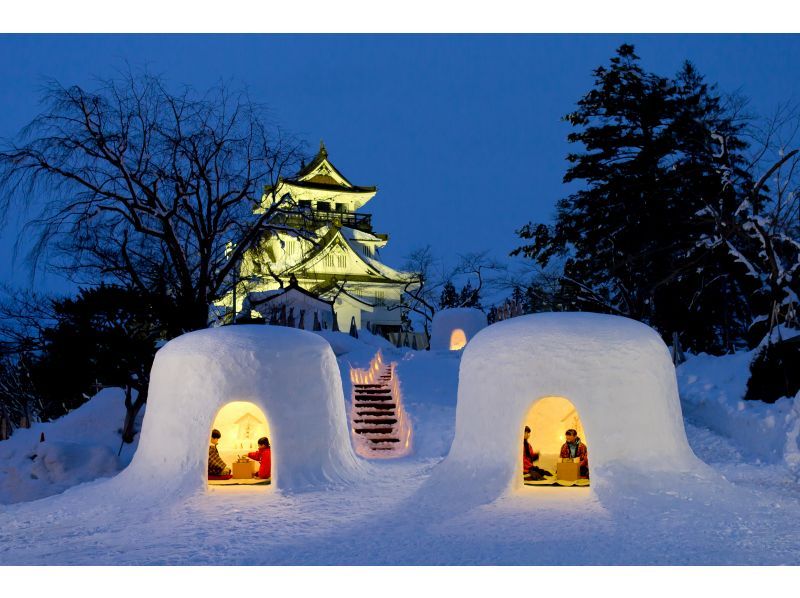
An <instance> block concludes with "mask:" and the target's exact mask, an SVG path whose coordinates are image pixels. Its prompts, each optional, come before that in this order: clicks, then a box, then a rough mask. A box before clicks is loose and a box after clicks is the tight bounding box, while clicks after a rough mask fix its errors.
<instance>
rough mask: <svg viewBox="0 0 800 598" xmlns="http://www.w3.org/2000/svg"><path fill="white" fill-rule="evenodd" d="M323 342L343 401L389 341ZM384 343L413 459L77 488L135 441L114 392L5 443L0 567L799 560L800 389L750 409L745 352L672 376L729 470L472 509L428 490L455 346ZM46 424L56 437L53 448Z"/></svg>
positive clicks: (446, 425)
mask: <svg viewBox="0 0 800 598" xmlns="http://www.w3.org/2000/svg"><path fill="white" fill-rule="evenodd" d="M331 334H332V333H328V335H327V336H330V335H331ZM327 336H326V338H327ZM328 340H329V342H331V344H332V346H333V348H334V352H335V354H336V356H337V360H338V363H339V367H340V370H341V372H342V374H343V376H342V380H343V389H344V394H345V397H349V393H350V390H351V388H350V382H349V370H350V367H359V368H363V367H366V366H367V365H368V364H369V360H370V359H371V358H372V356H373V355H374V353H375V351H376V350H377V348H378V345H381V342H380V339H374V338H370V337H366V338H362V339H360V340H358V341H356V340H355V339H352V338H350V337H347V336H346V335H344V334H342V335H340V336H334V337H332V338H329V339H328ZM380 348H381V350H382V351H383V352H384V357H385V359H386V360H387V361H396V362H397V363H398V367H397V373H398V377H399V379H400V384H401V387H402V392H403V397H404V404H405V408H406V410H407V411H408V413H409V415H410V417H411V419H412V422H413V425H414V452H413V454H412V456H410V457H407V458H403V459H398V460H382V461H379V462H374V461H373V462H368V463H366V464H365V465H364V467H365V470H366V475H365V476H363V478H361V479H359V480H357V481H355V482H354V483H352V484H349V485H330V486H329V487H325V488H320V489H315V490H313V491H308V492H293V493H289V492H281V491H276V490H275V489H274V488H270V487H266V488H265V487H247V488H231V489H230V491H219V490H220V489H215V491H214V492H198V493H194V494H191V495H190V496H184V497H173V498H167V499H165V498H164V497H163V496H161V497H159V498H158V500H156V499H155V498H147V497H138V496H137V498H136V500H131V496H130V495H127V494H124V493H122V492H121V489H120V488H119V487H117V486H115V485H114V484H113V483H112V482H113V480H107V479H96V480H95V481H94V482H92V483H82V482H86V481H88V480H91V479H94V478H98V477H100V476H109V475H114V473H115V472H116V471H118V469H119V468H120V467H122V466H124V465H125V464H126V463H127V462H128V461H129V460H130V457H131V455H130V453H126V452H125V451H128V450H130V449H132V448H133V447H127V446H126V447H125V448H124V450H123V455H122V458H121V459H120V460H118V461H114V459H116V451H117V449H118V448H119V435H118V433H117V430H118V428H119V427H120V426H121V423H122V417H123V414H124V409H123V408H122V398H121V396H120V395H115V394H114V392H113V391H111V390H108V391H104V392H103V393H101V394H100V395H98V396H97V397H95V398H94V399H92V400H91V401H90V402H89V403H87V404H86V405H85V406H84V407H82V408H81V409H80V410H76V411H75V412H73V413H71V414H70V415H69V416H67V417H65V418H62V420H59V421H57V422H52V423H49V424H38V425H37V426H35V427H34V428H32V429H31V430H30V431H17V432H16V433H15V435H14V437H13V438H12V439H11V440H9V441H7V442H4V443H0V503H6V506H5V507H3V509H2V511H0V564H50V565H53V564H138V565H144V564H307V565H312V564H794V565H798V564H800V548H798V543H797V538H798V537H800V490H798V487H799V486H798V478H797V458H796V455H797V454H798V453H797V436H798V434H797V432H798V428H797V426H798V415H797V412H798V405H799V404H800V398H799V397H794V398H787V399H783V400H782V401H779V402H778V403H776V404H775V405H765V404H751V403H747V404H744V403H742V402H741V396H742V395H743V393H744V385H745V383H746V365H747V361H748V359H749V356H747V355H734V356H729V357H723V358H712V357H708V356H703V355H700V356H692V357H690V359H689V361H688V362H687V363H685V364H683V365H682V366H681V367H680V368H679V370H678V383H679V388H680V393H681V402H682V407H683V410H684V415H685V423H686V432H687V437H688V440H689V443H690V445H691V448H692V450H693V451H694V452H695V454H696V455H697V456H698V457H700V458H701V459H702V460H703V461H705V462H706V463H708V464H709V465H710V466H711V467H712V468H713V469H714V470H715V471H716V472H718V473H719V474H721V475H720V476H717V477H701V476H694V475H680V474H671V473H660V474H657V473H652V474H649V475H648V474H644V475H638V476H635V477H633V476H631V475H630V474H629V473H627V472H626V471H625V470H622V469H615V468H614V467H613V464H612V465H611V466H609V467H607V468H606V469H605V470H604V476H603V479H602V480H598V481H597V483H595V481H594V480H593V483H592V486H591V487H590V488H560V487H525V488H522V489H521V490H520V491H519V492H517V493H514V494H512V495H507V496H504V497H502V498H500V499H498V500H495V501H493V502H491V503H487V504H472V503H469V502H467V501H459V500H457V498H458V496H459V492H458V489H453V491H452V492H450V493H449V494H448V495H449V496H450V497H451V500H449V501H447V502H444V503H443V502H441V501H440V500H438V498H437V497H439V496H440V493H437V492H436V488H433V487H432V484H431V482H432V480H434V479H435V477H436V476H432V471H433V470H434V469H435V468H436V467H437V466H438V464H439V462H440V461H441V460H442V458H443V457H445V456H446V455H447V453H448V451H449V449H450V445H451V442H452V440H453V437H454V434H455V420H456V418H455V411H456V396H457V385H458V368H459V364H460V355H461V354H460V352H449V351H447V352H435V351H431V352H426V351H419V352H416V351H410V350H399V349H394V348H391V347H386V346H385V345H382V346H381V347H380ZM41 431H44V432H45V434H46V441H45V444H48V443H51V442H52V443H53V446H54V447H60V448H54V449H49V448H48V449H46V450H45V451H43V450H42V448H41V445H39V443H38V440H39V434H40V432H41ZM66 443H73V445H74V446H77V447H78V448H74V451H75V452H73V453H71V452H70V450H72V449H70V450H68V447H66ZM589 448H590V451H591V446H590V447H589ZM51 450H52V451H54V452H53V453H52V454H51V453H50V451H51ZM276 450H277V449H276ZM631 450H635V447H631ZM33 453H36V454H37V457H36V459H31V458H30V455H31V454H33ZM48 454H49V455H50V461H49V463H50V465H47V466H42V467H43V468H44V470H45V471H47V472H48V473H47V474H46V476H45V475H39V474H38V473H37V471H38V470H36V471H34V468H35V467H37V462H39V461H40V459H42V457H41V456H40V455H48ZM55 454H57V455H58V456H57V457H55V456H54V455H55ZM98 455H102V456H98ZM112 457H113V459H112ZM165 458H168V456H165ZM44 462H47V461H46V459H45V461H44ZM51 470H52V471H51ZM31 473H34V474H35V475H37V477H38V480H35V479H33V478H31V477H30V475H31ZM20 480H22V481H20ZM29 480H30V481H29ZM71 485H75V486H74V487H72V488H69V489H67V490H66V491H65V492H64V490H65V489H66V488H68V486H71ZM33 488H36V490H35V491H34V490H33ZM225 490H227V489H225ZM56 492H63V493H62V494H60V495H57V496H49V497H47V498H44V499H42V500H32V499H36V498H40V497H44V496H48V495H50V494H53V493H56ZM20 500H23V501H26V502H17V501H20ZM12 502H15V503H16V504H9V503H12Z"/></svg>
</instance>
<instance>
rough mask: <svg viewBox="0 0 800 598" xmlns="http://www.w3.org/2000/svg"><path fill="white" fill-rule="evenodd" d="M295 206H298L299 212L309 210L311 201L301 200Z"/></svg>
mask: <svg viewBox="0 0 800 598" xmlns="http://www.w3.org/2000/svg"><path fill="white" fill-rule="evenodd" d="M297 205H298V206H300V209H301V210H304V211H305V210H310V209H311V200H310V199H301V200H300V201H298V202H297Z"/></svg>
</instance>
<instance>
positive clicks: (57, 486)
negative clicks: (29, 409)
mask: <svg viewBox="0 0 800 598" xmlns="http://www.w3.org/2000/svg"><path fill="white" fill-rule="evenodd" d="M124 418H125V405H124V394H123V392H122V390H121V389H119V388H106V389H103V390H101V391H100V392H99V393H98V394H97V395H95V396H94V397H93V398H92V399H90V400H89V401H87V402H86V403H84V404H83V405H81V406H80V407H79V408H78V409H75V410H74V411H72V412H71V413H68V414H67V415H65V416H64V417H61V418H59V419H57V420H55V421H52V422H43V423H36V424H34V425H33V426H32V427H31V428H30V429H19V430H15V431H14V435H13V436H12V437H11V438H10V439H8V440H5V441H3V442H0V504H10V503H15V502H21V501H29V500H36V499H39V498H44V497H45V496H50V495H53V494H58V493H61V492H63V491H64V490H66V489H67V488H70V487H71V486H75V485H77V484H82V483H84V482H89V481H91V480H94V479H97V478H100V477H109V476H113V475H116V474H117V472H119V470H121V469H122V468H123V467H125V466H126V465H128V463H129V462H130V460H131V458H132V456H133V454H134V451H135V450H136V442H137V441H138V436H137V437H136V440H135V441H134V443H133V444H126V445H124V446H123V448H122V453H121V455H120V456H119V457H118V456H117V453H118V451H119V448H120V442H121V436H120V428H121V427H122V423H123V421H124ZM42 433H44V435H45V441H44V442H39V438H40V435H41V434H42Z"/></svg>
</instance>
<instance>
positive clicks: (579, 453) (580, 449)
mask: <svg viewBox="0 0 800 598" xmlns="http://www.w3.org/2000/svg"><path fill="white" fill-rule="evenodd" d="M564 436H565V438H566V439H567V441H566V442H565V443H564V444H563V445H562V446H561V458H562V459H577V460H578V463H579V464H580V476H581V477H582V478H588V477H589V451H588V450H587V448H586V445H585V444H583V443H582V442H581V439H580V438H578V432H576V431H575V430H573V429H572V428H570V429H569V430H567V431H566V432H564Z"/></svg>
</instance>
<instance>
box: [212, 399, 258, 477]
mask: <svg viewBox="0 0 800 598" xmlns="http://www.w3.org/2000/svg"><path fill="white" fill-rule="evenodd" d="M214 430H218V431H219V433H220V438H219V439H218V442H217V443H216V447H217V452H218V454H219V457H220V458H221V459H222V461H223V462H224V463H225V464H226V465H227V467H228V469H229V470H230V471H229V472H228V473H226V474H219V475H212V474H211V468H209V476H208V485H209V486H241V485H248V486H249V485H268V484H270V482H271V476H270V477H269V478H261V477H258V474H259V469H260V463H259V461H256V460H255V459H253V458H250V457H247V455H248V454H250V455H251V456H252V457H255V456H258V457H261V456H263V453H261V454H259V455H256V453H259V445H258V440H259V439H260V438H264V437H266V438H267V439H268V440H269V442H270V451H269V453H268V456H269V459H270V469H271V462H272V454H271V453H272V448H271V443H272V434H271V433H270V429H269V421H268V420H267V417H266V415H265V414H264V412H263V411H262V410H261V409H260V408H259V407H258V405H256V404H255V403H251V402H249V401H231V402H230V403H226V404H225V405H223V406H222V408H221V409H220V410H219V411H218V412H217V415H216V416H215V417H214V422H213V423H212V424H211V429H209V431H208V444H209V460H210V459H211V448H210V447H211V445H212V444H213V442H212V433H213V431H214ZM262 471H263V469H262Z"/></svg>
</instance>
